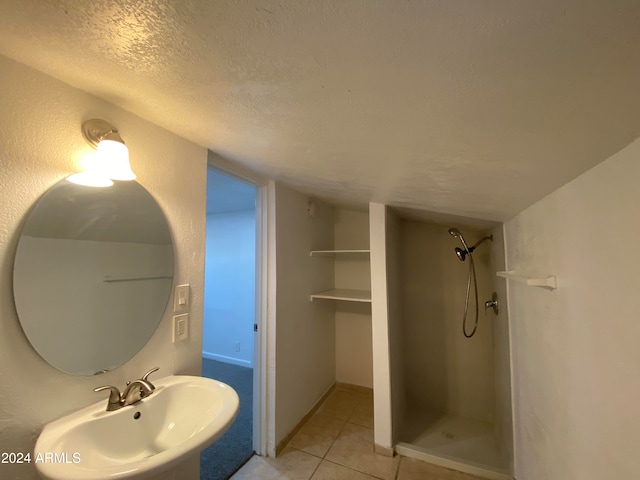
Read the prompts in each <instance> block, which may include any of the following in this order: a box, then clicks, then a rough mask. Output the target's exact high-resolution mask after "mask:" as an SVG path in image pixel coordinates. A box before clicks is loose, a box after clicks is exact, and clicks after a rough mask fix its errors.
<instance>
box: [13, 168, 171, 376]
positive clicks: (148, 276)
mask: <svg viewBox="0 0 640 480" xmlns="http://www.w3.org/2000/svg"><path fill="white" fill-rule="evenodd" d="M172 284H173V245H172V242H171V232H170V231H169V226H168V224H167V221H166V219H165V217H164V214H163V213H162V211H161V210H160V207H159V206H158V204H157V203H156V202H155V200H154V199H153V197H152V196H151V195H150V194H149V193H148V192H147V191H146V190H145V189H144V188H143V187H142V186H140V185H139V184H138V183H136V182H118V181H114V185H113V186H111V187H107V188H95V187H86V186H82V185H76V184H74V183H71V182H69V181H67V180H63V181H61V182H59V183H58V184H56V185H54V186H53V187H52V188H51V189H50V190H49V191H47V192H46V193H45V194H44V195H43V196H42V198H40V200H39V201H38V203H37V204H36V205H35V206H34V207H33V209H32V211H31V213H30V214H29V217H28V218H27V221H26V223H25V225H24V229H23V231H22V235H21V236H20V239H19V242H18V248H17V251H16V258H15V264H14V271H13V291H14V297H15V302H16V309H17V311H18V317H19V319H20V324H21V325H22V329H23V330H24V333H25V334H26V336H27V338H28V339H29V341H30V342H31V345H33V347H34V348H35V350H36V351H37V352H38V353H39V354H40V356H41V357H42V358H44V359H45V360H46V361H47V362H49V363H50V364H51V365H53V366H54V367H56V368H58V369H60V370H62V371H64V372H67V373H72V374H77V375H93V374H96V373H101V372H104V371H108V370H112V369H113V368H116V367H118V366H120V365H122V364H123V363H125V362H126V361H127V360H129V359H130V358H131V357H133V356H134V355H135V354H136V352H138V351H139V350H140V349H141V348H142V347H143V346H144V344H145V343H146V342H147V341H148V340H149V338H150V337H151V335H152V334H153V332H154V331H155V329H156V327H157V326H158V323H160V320H161V319H162V316H163V314H164V311H165V309H166V306H167V301H168V299H169V296H170V294H171V287H172Z"/></svg>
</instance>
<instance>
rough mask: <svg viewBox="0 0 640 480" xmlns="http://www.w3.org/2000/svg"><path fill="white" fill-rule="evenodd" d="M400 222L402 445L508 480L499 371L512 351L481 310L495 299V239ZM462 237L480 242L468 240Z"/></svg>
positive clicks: (398, 431)
mask: <svg viewBox="0 0 640 480" xmlns="http://www.w3.org/2000/svg"><path fill="white" fill-rule="evenodd" d="M398 228H399V234H398V238H399V242H398V243H399V245H398V255H397V256H398V262H399V265H398V271H399V284H400V285H401V287H400V289H399V290H400V294H399V301H400V304H401V309H400V311H401V312H402V314H401V316H400V323H401V327H400V330H401V334H400V336H401V340H400V344H399V345H397V346H395V347H393V346H392V353H391V355H392V357H394V360H393V361H394V362H395V364H396V365H401V367H400V368H399V369H397V370H394V371H395V372H396V373H395V375H396V376H400V377H402V378H396V379H395V381H393V382H392V385H395V387H392V388H396V389H398V390H396V391H394V398H396V399H399V400H398V401H397V402H396V403H401V404H402V406H403V408H402V409H399V410H396V411H394V418H393V424H394V432H395V433H394V436H395V438H396V451H397V452H398V453H400V454H402V455H405V456H409V457H414V458H419V459H422V460H425V461H428V462H430V463H434V464H437V465H441V466H445V467H448V468H453V469H456V470H460V471H464V472H468V473H471V474H475V475H478V476H481V477H485V478H493V479H497V480H506V479H511V478H512V477H511V476H510V468H511V465H510V463H511V461H510V459H509V452H510V450H511V449H510V447H509V445H506V446H505V445H504V443H505V442H510V441H511V440H510V437H509V435H502V432H504V431H506V430H509V429H510V421H511V420H510V418H511V417H510V415H511V410H510V395H509V394H508V392H506V393H505V391H504V388H502V385H504V384H505V383H506V384H509V381H508V379H503V378H502V376H504V375H506V374H508V369H507V370H505V369H504V368H502V365H504V362H507V363H508V362H509V360H508V356H509V352H508V346H507V348H506V349H505V347H504V344H503V342H502V341H496V339H495V335H496V334H497V333H501V332H498V331H494V329H495V328H496V323H497V321H498V320H497V319H498V318H499V317H497V316H496V315H495V313H494V311H493V310H492V309H488V310H486V309H485V308H484V307H493V306H495V307H496V308H497V305H498V304H497V299H496V298H495V297H494V296H492V295H495V294H494V285H493V278H494V277H495V271H496V268H495V267H494V265H493V261H492V258H491V250H492V245H493V243H494V242H492V240H493V237H492V236H491V235H485V234H484V233H483V232H479V231H473V230H472V229H465V230H464V235H463V234H462V233H461V231H460V229H457V228H450V229H447V227H444V226H441V225H436V224H430V223H426V222H421V221H414V220H403V221H402V222H399V227H398ZM451 236H453V237H455V238H456V239H457V240H458V241H459V242H460V243H459V244H458V245H457V246H456V245H455V243H452V238H451ZM465 237H466V238H472V239H477V238H479V240H478V241H476V243H475V244H473V245H471V244H470V243H468V242H467V240H466V238H465ZM485 242H486V243H485ZM483 244H484V245H483ZM454 247H455V248H454ZM452 250H453V251H454V252H455V254H456V256H457V259H456V257H454V256H453V254H452V253H453V252H452ZM458 260H460V261H458ZM478 299H482V300H486V302H484V301H483V302H480V301H479V300H478ZM494 302H495V303H494ZM461 323H462V330H463V332H464V335H461V332H460V330H461V328H460V327H461ZM497 328H502V327H500V326H498V327H497ZM494 346H495V348H494ZM496 365H500V368H496ZM505 371H506V372H507V373H506V374H505ZM398 372H400V373H398ZM496 386H498V388H496ZM507 397H508V402H509V405H508V408H506V407H505V406H504V404H505V403H506V402H507V400H505V399H506V398H507Z"/></svg>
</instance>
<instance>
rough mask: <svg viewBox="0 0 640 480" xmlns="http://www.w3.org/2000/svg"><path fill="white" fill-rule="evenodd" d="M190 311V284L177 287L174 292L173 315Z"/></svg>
mask: <svg viewBox="0 0 640 480" xmlns="http://www.w3.org/2000/svg"><path fill="white" fill-rule="evenodd" d="M187 311H189V284H188V283H185V284H183V285H176V288H175V289H174V292H173V313H178V312H187Z"/></svg>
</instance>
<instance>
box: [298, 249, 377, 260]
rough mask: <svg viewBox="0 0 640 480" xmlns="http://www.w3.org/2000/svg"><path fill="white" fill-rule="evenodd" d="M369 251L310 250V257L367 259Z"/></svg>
mask: <svg viewBox="0 0 640 480" xmlns="http://www.w3.org/2000/svg"><path fill="white" fill-rule="evenodd" d="M369 253H371V251H370V250H311V252H309V255H311V256H312V257H333V258H335V257H340V258H367V257H369Z"/></svg>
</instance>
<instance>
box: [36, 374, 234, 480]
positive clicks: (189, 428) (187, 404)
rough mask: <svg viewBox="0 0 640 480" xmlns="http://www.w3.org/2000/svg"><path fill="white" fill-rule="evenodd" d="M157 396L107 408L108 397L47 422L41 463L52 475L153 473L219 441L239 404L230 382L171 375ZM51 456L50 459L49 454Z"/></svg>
mask: <svg viewBox="0 0 640 480" xmlns="http://www.w3.org/2000/svg"><path fill="white" fill-rule="evenodd" d="M155 386H156V389H155V391H154V393H153V394H152V395H150V396H149V397H147V398H145V399H143V400H141V401H140V402H138V403H136V404H133V405H129V406H126V407H122V408H120V409H119V410H116V411H112V412H107V411H106V405H107V399H106V397H105V398H103V399H101V400H100V401H99V402H97V403H95V404H93V405H91V406H89V407H86V408H84V409H82V410H79V411H77V412H74V413H72V414H70V415H67V416H65V417H62V418H60V419H58V420H55V421H53V422H51V423H49V424H47V425H46V426H45V427H44V429H43V431H42V433H41V434H40V437H39V438H38V441H37V442H36V447H35V451H34V457H33V459H34V463H35V464H36V467H37V469H38V472H39V473H40V475H41V476H42V477H43V478H46V479H50V480H97V479H110V480H111V479H113V480H115V479H125V478H126V479H135V478H146V477H148V476H151V475H156V474H158V473H161V472H164V471H166V470H168V469H170V468H172V467H173V466H175V465H177V464H178V463H180V462H182V461H183V460H185V459H187V458H188V457H189V456H191V455H193V454H196V453H198V452H200V451H201V450H203V449H204V448H206V447H207V446H209V445H210V444H211V443H213V442H214V441H216V440H217V439H218V438H219V437H220V436H221V435H222V434H223V433H224V432H225V431H226V430H227V429H228V428H229V426H231V424H232V423H233V421H234V419H235V417H236V415H237V414H238V408H239V405H240V402H239V399H238V395H237V393H236V392H235V390H233V388H231V387H230V386H228V385H226V384H224V383H221V382H218V381H216V380H211V379H209V378H202V377H192V376H186V375H171V376H168V377H165V378H162V379H160V380H158V381H157V382H155ZM47 460H48V461H47Z"/></svg>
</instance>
